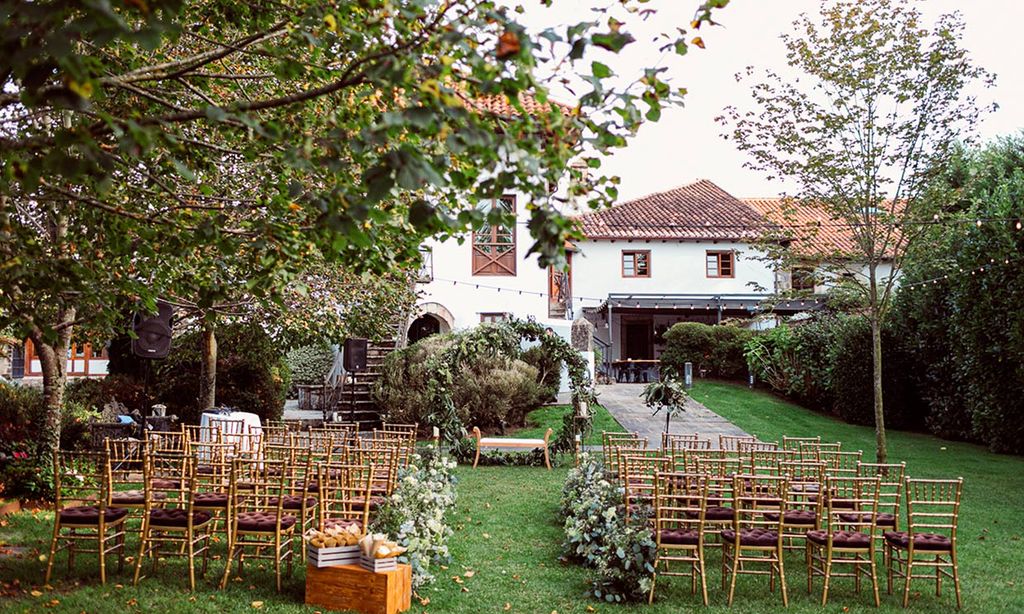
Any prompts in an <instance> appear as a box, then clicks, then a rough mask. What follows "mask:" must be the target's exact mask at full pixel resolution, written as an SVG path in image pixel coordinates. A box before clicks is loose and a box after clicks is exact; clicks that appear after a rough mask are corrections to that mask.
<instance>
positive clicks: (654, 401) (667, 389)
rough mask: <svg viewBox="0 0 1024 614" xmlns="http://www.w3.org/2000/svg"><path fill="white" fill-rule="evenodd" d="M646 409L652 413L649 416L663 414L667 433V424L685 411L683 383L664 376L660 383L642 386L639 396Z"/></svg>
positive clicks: (686, 395)
mask: <svg viewBox="0 0 1024 614" xmlns="http://www.w3.org/2000/svg"><path fill="white" fill-rule="evenodd" d="M640 396H641V397H642V398H643V400H644V403H645V404H646V405H647V407H650V408H651V409H652V410H654V411H653V413H652V414H651V415H654V416H657V415H658V412H660V411H664V412H665V432H666V433H668V432H669V424H670V423H671V420H672V417H673V416H678V415H680V414H682V413H683V412H684V411H686V399H687V398H689V395H688V394H686V388H685V387H684V386H683V383H682V382H680V381H679V380H678V379H676V378H675V377H671V376H666V377H664V378H662V379H661V381H657V382H651V383H650V384H647V385H646V386H644V391H643V392H642V393H641V394H640Z"/></svg>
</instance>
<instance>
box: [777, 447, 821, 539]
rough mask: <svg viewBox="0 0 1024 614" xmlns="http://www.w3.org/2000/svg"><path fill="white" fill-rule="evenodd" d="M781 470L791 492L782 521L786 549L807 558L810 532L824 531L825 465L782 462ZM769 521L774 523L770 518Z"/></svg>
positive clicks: (788, 493) (793, 461) (795, 461)
mask: <svg viewBox="0 0 1024 614" xmlns="http://www.w3.org/2000/svg"><path fill="white" fill-rule="evenodd" d="M788 452H792V450H789V451H788ZM794 458H795V453H794ZM779 470H780V472H781V474H782V475H784V476H785V477H786V484H787V488H788V492H787V500H786V508H787V509H786V513H785V514H784V515H783V517H782V536H783V548H785V549H786V550H800V551H803V552H804V555H805V557H806V554H807V551H806V550H807V549H806V544H804V541H805V540H806V539H807V531H813V530H817V529H820V528H821V521H822V514H823V508H824V501H825V498H824V497H822V496H821V493H822V490H823V489H824V487H825V463H823V462H804V461H799V460H790V461H783V462H782V463H780V465H779ZM769 519H772V517H771V516H770V515H769Z"/></svg>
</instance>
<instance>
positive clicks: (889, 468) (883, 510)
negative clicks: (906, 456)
mask: <svg viewBox="0 0 1024 614" xmlns="http://www.w3.org/2000/svg"><path fill="white" fill-rule="evenodd" d="M906 470H907V464H906V463H899V464H895V463H857V477H863V478H869V477H877V478H879V480H880V482H879V489H878V518H877V520H876V521H875V524H876V525H877V526H878V528H879V532H876V533H875V539H876V540H877V541H878V542H879V547H881V546H883V545H884V541H885V537H884V536H883V535H882V533H883V532H885V531H899V529H900V524H899V522H900V498H901V497H902V495H903V477H904V475H905V474H906ZM882 552H883V553H885V549H884V548H882ZM886 563H888V561H886Z"/></svg>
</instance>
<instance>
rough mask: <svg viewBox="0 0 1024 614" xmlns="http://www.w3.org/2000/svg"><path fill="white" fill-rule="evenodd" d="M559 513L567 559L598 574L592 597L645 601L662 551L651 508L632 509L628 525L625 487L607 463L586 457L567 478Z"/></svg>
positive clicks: (563, 548)
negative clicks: (654, 532) (653, 532)
mask: <svg viewBox="0 0 1024 614" xmlns="http://www.w3.org/2000/svg"><path fill="white" fill-rule="evenodd" d="M559 511H560V514H561V516H562V519H563V523H564V524H563V526H564V529H565V541H564V542H563V543H562V550H563V553H564V558H565V559H567V560H570V561H574V562H577V563H579V564H581V565H583V566H585V567H590V568H592V569H593V570H594V577H593V578H592V580H591V591H590V592H591V594H592V595H593V596H594V597H597V598H598V599H601V600H604V601H608V602H624V601H638V600H641V599H645V598H646V597H647V594H648V593H649V592H650V589H651V577H652V574H653V573H654V560H655V555H656V549H657V547H656V545H655V543H654V539H653V536H652V535H651V529H650V523H649V518H650V509H646V510H633V511H632V513H631V514H630V518H629V520H627V519H626V514H625V507H624V505H623V492H622V487H621V486H619V485H617V484H616V483H614V481H613V480H611V479H610V476H609V474H608V473H607V472H606V471H605V469H604V465H603V463H601V462H600V461H597V460H594V459H592V458H591V457H590V456H589V455H583V456H582V457H581V458H580V464H579V466H578V467H576V468H575V469H573V470H572V471H570V472H569V475H568V477H567V478H566V482H565V486H564V487H563V489H562V502H561V506H560V510H559Z"/></svg>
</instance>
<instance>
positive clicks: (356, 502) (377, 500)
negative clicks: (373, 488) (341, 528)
mask: <svg viewBox="0 0 1024 614" xmlns="http://www.w3.org/2000/svg"><path fill="white" fill-rule="evenodd" d="M363 501H364V499H363V497H356V498H354V499H352V508H353V509H355V510H359V511H363ZM382 503H384V497H380V496H373V497H370V509H371V510H376V509H377V508H379V507H380V506H381V504H382Z"/></svg>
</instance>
